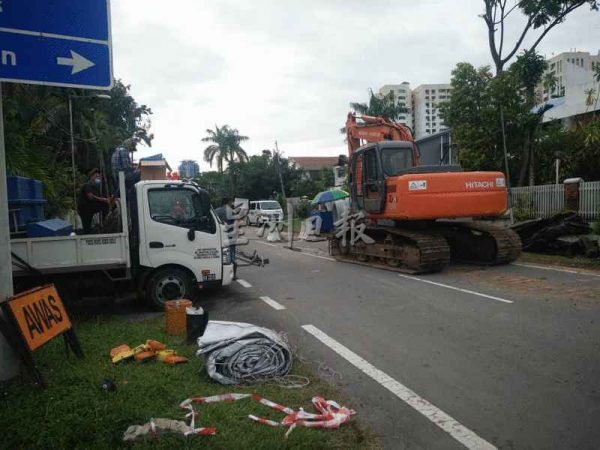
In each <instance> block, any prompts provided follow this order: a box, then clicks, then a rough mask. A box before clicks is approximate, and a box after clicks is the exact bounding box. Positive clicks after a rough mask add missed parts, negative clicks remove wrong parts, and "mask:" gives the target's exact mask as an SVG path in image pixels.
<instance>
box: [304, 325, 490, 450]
mask: <svg viewBox="0 0 600 450" xmlns="http://www.w3.org/2000/svg"><path fill="white" fill-rule="evenodd" d="M302 329H303V330H304V331H306V332H307V333H309V334H311V335H313V336H314V337H315V338H316V339H318V340H319V341H321V342H322V343H323V344H325V345H326V346H327V347H329V348H330V349H332V350H333V351H334V352H336V353H337V354H338V355H340V356H341V357H342V358H344V359H345V360H346V361H348V362H349V363H350V364H352V365H353V366H354V367H356V368H357V369H359V370H360V371H362V372H363V373H365V374H366V375H368V376H369V377H370V378H372V379H373V380H375V381H376V382H377V383H379V384H380V385H381V386H383V387H384V388H386V389H387V390H388V391H390V392H391V393H392V394H394V395H395V396H396V397H398V398H399V399H400V400H402V401H403V402H405V403H406V404H407V405H409V406H410V407H412V408H413V409H415V410H416V411H417V412H419V413H420V414H422V415H423V416H425V417H426V418H427V419H429V420H430V421H431V422H432V423H434V424H435V425H436V426H438V427H439V428H441V429H442V430H443V431H445V432H446V433H448V434H449V435H450V436H451V437H453V438H454V439H456V440H457V441H458V442H460V443H461V444H462V445H464V446H465V447H467V448H468V449H470V450H495V449H496V447H495V446H494V445H492V444H490V443H489V442H488V441H486V440H485V439H483V438H482V437H480V436H479V435H477V434H476V433H475V432H474V431H471V430H470V429H468V428H467V427H465V426H464V425H462V424H461V423H460V422H458V421H457V420H456V419H454V418H453V417H451V416H450V415H448V414H447V413H445V412H444V411H442V410H441V409H439V408H438V407H436V406H435V405H433V404H432V403H430V402H429V401H427V400H425V399H424V398H423V397H420V396H419V395H418V394H417V393H415V392H414V391H412V390H411V389H409V388H408V387H406V386H404V385H403V384H402V383H400V382H399V381H397V380H395V379H394V378H392V377H390V376H389V375H388V374H386V373H385V372H383V371H381V370H379V369H378V368H376V367H375V366H373V365H372V364H371V363H369V362H368V361H366V360H364V359H363V358H361V357H360V356H358V355H357V354H356V353H354V352H353V351H352V350H350V349H349V348H347V347H345V346H344V345H342V344H340V343H339V342H338V341H336V340H335V339H333V338H332V337H330V336H328V335H327V334H325V333H324V332H323V331H321V330H319V329H318V328H317V327H315V326H314V325H302Z"/></svg>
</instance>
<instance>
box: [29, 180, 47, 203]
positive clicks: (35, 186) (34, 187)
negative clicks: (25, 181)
mask: <svg viewBox="0 0 600 450" xmlns="http://www.w3.org/2000/svg"><path fill="white" fill-rule="evenodd" d="M29 195H30V197H29V198H30V199H32V200H44V184H43V183H42V182H41V181H40V180H34V179H33V178H30V179H29Z"/></svg>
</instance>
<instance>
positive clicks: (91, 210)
mask: <svg viewBox="0 0 600 450" xmlns="http://www.w3.org/2000/svg"><path fill="white" fill-rule="evenodd" d="M88 175H89V177H90V180H89V181H88V182H87V183H85V184H84V185H83V186H82V187H81V191H80V194H79V201H78V202H77V203H78V204H77V210H78V212H79V216H80V217H81V224H82V225H83V232H84V233H85V234H89V233H90V231H91V227H92V217H94V214H96V213H98V212H100V213H103V214H107V213H108V211H109V207H110V205H112V203H113V200H114V199H113V197H112V196H111V197H108V198H106V197H102V196H101V195H102V191H101V187H102V176H101V173H100V170H99V169H92V170H90V171H89V173H88Z"/></svg>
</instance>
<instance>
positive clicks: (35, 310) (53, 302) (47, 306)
mask: <svg viewBox="0 0 600 450" xmlns="http://www.w3.org/2000/svg"><path fill="white" fill-rule="evenodd" d="M8 306H9V308H10V310H11V312H12V314H13V316H14V318H15V321H16V323H17V325H18V327H19V329H20V331H21V335H22V336H23V339H24V340H25V343H26V344H27V347H28V348H29V350H32V351H33V350H35V349H36V348H38V347H40V346H41V345H43V344H45V343H46V342H48V341H49V340H50V339H52V338H54V337H56V336H58V335H59V334H61V333H64V332H65V331H67V330H69V329H70V328H71V321H70V320H69V316H68V315H67V311H66V310H65V307H64V305H63V303H62V301H61V299H60V296H59V295H58V292H56V288H55V287H54V286H53V285H49V286H43V287H39V288H35V289H31V290H29V291H25V292H22V293H21V294H18V295H16V296H14V297H13V298H12V299H11V300H10V301H9V303H8Z"/></svg>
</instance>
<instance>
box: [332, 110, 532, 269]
mask: <svg viewBox="0 0 600 450" xmlns="http://www.w3.org/2000/svg"><path fill="white" fill-rule="evenodd" d="M357 119H358V120H357ZM346 133H347V140H348V151H349V169H348V171H349V173H348V177H349V184H350V190H351V205H352V209H353V211H354V212H357V211H363V212H364V213H366V216H367V220H368V225H367V228H366V229H365V230H364V234H365V235H367V236H368V237H369V238H371V239H368V240H369V241H374V242H370V243H367V242H365V240H364V239H352V237H351V236H350V232H347V234H346V235H344V234H341V235H340V233H338V235H339V236H338V235H336V239H334V240H333V241H332V245H331V251H332V254H333V255H334V256H335V257H336V258H337V259H339V260H343V261H351V262H358V263H362V264H367V265H371V266H385V267H386V268H389V269H393V270H398V271H402V272H408V273H426V272H436V271H439V270H442V269H443V268H444V267H445V266H446V265H448V264H449V262H450V260H451V259H453V260H460V261H465V262H474V263H478V264H505V263H508V262H511V261H513V260H515V259H516V258H518V256H519V255H520V253H521V240H520V239H519V236H518V235H517V234H516V233H515V232H514V231H512V230H510V229H508V228H507V227H505V226H503V225H499V224H498V222H500V221H493V220H489V219H498V218H500V217H501V216H502V215H503V214H504V213H505V212H506V210H507V189H506V180H505V177H504V174H503V173H502V172H479V171H476V172H466V171H463V170H462V168H461V167H460V166H458V165H439V166H422V165H420V161H419V156H420V155H419V149H418V147H417V145H416V144H415V143H414V141H413V138H412V134H411V132H410V130H409V129H408V128H407V127H406V126H404V125H402V124H400V123H395V122H392V121H390V120H388V119H386V118H383V117H372V116H366V115H363V116H356V115H355V114H353V113H349V114H348V118H347V121H346ZM361 141H364V142H365V145H361ZM355 235H356V233H355Z"/></svg>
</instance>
